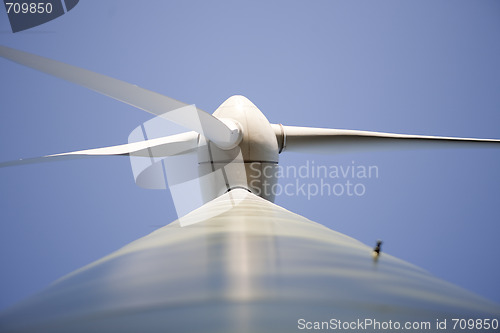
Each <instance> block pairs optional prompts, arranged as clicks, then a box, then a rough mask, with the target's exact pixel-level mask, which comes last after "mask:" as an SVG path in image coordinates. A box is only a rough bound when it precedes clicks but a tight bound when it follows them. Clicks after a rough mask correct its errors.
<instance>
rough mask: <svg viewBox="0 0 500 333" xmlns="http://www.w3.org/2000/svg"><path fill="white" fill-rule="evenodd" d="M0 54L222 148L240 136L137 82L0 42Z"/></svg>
mask: <svg viewBox="0 0 500 333" xmlns="http://www.w3.org/2000/svg"><path fill="white" fill-rule="evenodd" d="M0 56H2V57H4V58H6V59H8V60H11V61H13V62H16V63H18V64H21V65H24V66H27V67H31V68H33V69H36V70H38V71H41V72H44V73H46V74H49V75H53V76H55V77H58V78H61V79H64V80H66V81H69V82H73V83H76V84H78V85H81V86H83V87H85V88H88V89H91V90H94V91H96V92H98V93H101V94H103V95H106V96H109V97H111V98H114V99H116V100H119V101H121V102H124V103H127V104H130V105H132V106H135V107H137V108H139V109H142V110H144V111H147V112H149V113H152V114H154V115H157V116H162V117H165V118H166V119H168V120H170V121H173V122H174V123H176V124H179V125H181V126H183V127H185V128H188V129H190V130H193V131H196V132H198V133H200V134H203V135H204V136H205V137H207V138H208V139H209V140H211V141H212V142H214V143H215V144H216V145H218V146H219V147H221V148H229V147H232V146H234V144H235V142H236V141H237V140H238V139H239V131H238V130H237V129H230V128H229V127H228V126H227V125H226V124H224V123H223V122H222V121H220V120H219V119H217V118H215V117H214V116H212V115H211V114H209V113H207V112H205V111H203V110H200V109H196V108H193V110H189V109H182V110H179V111H175V110H176V109H179V108H183V107H186V106H187V104H185V103H183V102H180V101H178V100H175V99H173V98H170V97H167V96H164V95H161V94H159V93H156V92H153V91H150V90H147V89H144V88H140V87H138V86H136V85H133V84H130V83H127V82H124V81H121V80H117V79H114V78H111V77H108V76H105V75H102V74H98V73H94V72H92V71H89V70H86V69H83V68H78V67H75V66H72V65H68V64H65V63H62V62H59V61H56V60H52V59H48V58H45V57H41V56H38V55H34V54H31V53H27V52H23V51H19V50H16V49H12V48H9V47H6V46H1V45H0Z"/></svg>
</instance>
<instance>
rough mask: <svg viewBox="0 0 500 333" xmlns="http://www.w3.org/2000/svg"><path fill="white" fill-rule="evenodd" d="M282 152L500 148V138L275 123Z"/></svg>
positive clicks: (321, 152) (328, 152) (326, 152)
mask: <svg viewBox="0 0 500 333" xmlns="http://www.w3.org/2000/svg"><path fill="white" fill-rule="evenodd" d="M272 127H273V129H274V131H275V133H276V138H277V139H278V142H279V145H280V151H291V152H299V153H320V154H330V153H337V152H353V151H369V150H382V149H385V150H392V149H413V148H452V147H458V148H467V147H494V148H500V140H497V139H475V138H457V137H443V136H425V135H409V134H394V133H383V132H371V131H358V130H344V129H329V128H313V127H297V126H283V125H275V124H273V125H272Z"/></svg>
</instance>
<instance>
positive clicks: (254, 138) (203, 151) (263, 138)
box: [198, 95, 279, 201]
mask: <svg viewBox="0 0 500 333" xmlns="http://www.w3.org/2000/svg"><path fill="white" fill-rule="evenodd" d="M213 116H215V117H216V118H218V119H219V120H221V121H223V122H224V123H225V124H226V125H228V127H230V128H232V127H237V128H239V130H240V137H241V138H240V141H239V143H238V144H237V145H236V146H235V147H233V148H231V149H223V148H221V147H219V146H218V145H217V144H215V143H214V142H211V141H208V142H205V141H204V140H200V145H199V149H198V157H199V159H198V161H199V176H200V179H203V177H204V176H205V175H207V174H210V173H211V172H212V173H214V172H215V173H217V175H216V176H214V177H211V178H210V180H208V181H203V180H202V181H201V190H202V193H203V195H204V200H205V201H210V200H212V199H215V198H216V197H218V196H220V195H222V194H224V193H226V192H228V191H231V190H232V189H235V188H244V189H246V190H248V191H250V192H252V193H254V194H257V195H259V196H261V197H263V198H264V199H267V200H269V201H274V195H272V194H271V193H266V192H265V191H263V186H272V185H273V184H275V183H276V182H277V179H276V178H269V177H266V178H265V179H263V178H264V172H263V170H264V169H269V168H276V167H277V164H278V161H279V152H278V143H277V141H276V135H275V133H274V130H273V128H272V127H271V124H270V123H269V121H268V120H267V118H266V117H265V116H264V114H263V113H262V112H261V111H260V110H259V109H258V108H257V107H256V106H255V105H254V104H253V103H252V102H251V101H250V100H248V99H247V98H246V97H244V96H240V95H236V96H232V97H230V98H228V99H227V100H226V101H224V103H222V104H221V105H220V106H219V107H218V108H217V110H215V112H214V113H213ZM272 174H274V172H273V173H272Z"/></svg>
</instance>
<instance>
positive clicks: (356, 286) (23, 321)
mask: <svg viewBox="0 0 500 333" xmlns="http://www.w3.org/2000/svg"><path fill="white" fill-rule="evenodd" d="M185 219H189V220H190V222H189V223H190V225H188V226H186V227H181V226H180V225H179V222H178V221H175V222H172V223H171V224H169V225H167V226H165V227H162V228H160V229H158V230H156V231H154V232H153V233H151V234H149V235H147V236H145V237H143V238H141V239H139V240H137V241H135V242H133V243H131V244H129V245H127V246H125V247H123V248H121V249H120V250H118V251H116V252H114V253H112V254H110V255H108V256H106V257H104V258H102V259H101V260H98V261H96V262H94V263H92V264H90V265H88V266H86V267H83V268H82V269H79V270H77V271H75V272H73V273H71V274H69V275H67V276H66V277H63V278H62V279H60V280H58V281H56V282H55V283H54V284H53V285H51V286H50V287H49V288H47V289H46V290H45V291H44V292H42V293H40V294H38V295H37V296H35V297H32V298H31V299H28V300H26V301H24V302H22V303H20V304H18V305H17V306H14V307H12V308H10V309H8V310H7V311H4V312H3V313H1V315H0V331H1V332H39V333H40V332H197V331H202V332H217V333H221V332H294V331H303V330H300V329H299V325H306V324H307V323H309V325H313V324H314V322H318V323H316V324H317V325H327V324H328V325H335V323H337V324H340V325H341V323H342V322H357V323H359V322H361V325H363V326H362V329H357V330H356V329H355V330H353V331H363V332H364V331H366V332H371V331H381V330H382V328H377V326H376V325H388V323H391V325H393V327H394V325H398V324H400V325H401V326H402V327H403V325H405V323H407V322H408V323H413V324H414V323H418V325H421V326H420V327H421V328H422V327H424V326H425V325H426V323H429V325H430V326H429V327H430V329H426V330H425V331H426V332H434V331H438V330H437V329H436V325H437V321H440V322H443V321H444V320H445V319H446V320H447V325H448V327H450V325H451V324H452V322H451V321H452V319H453V318H466V319H475V318H499V317H500V306H499V305H497V304H494V303H492V302H490V301H488V300H486V299H483V298H481V297H479V296H477V295H475V294H472V293H470V292H468V291H466V290H464V289H462V288H459V287H457V286H454V285H452V284H450V283H448V282H445V281H442V280H440V279H438V278H435V277H433V276H432V275H430V274H429V273H428V272H426V271H424V270H422V269H420V268H418V267H415V266H413V265H411V264H409V263H406V262H404V261H402V260H399V259H397V258H395V257H393V256H391V255H389V254H386V253H382V254H381V256H380V258H379V260H378V261H376V262H374V260H373V257H372V255H371V252H372V249H371V248H370V247H368V246H366V245H364V244H362V243H360V242H359V241H357V240H355V239H353V238H350V237H347V236H345V235H343V234H341V233H338V232H335V231H333V230H331V229H328V228H326V227H324V226H323V225H321V224H318V223H315V222H312V221H310V220H308V219H306V218H304V217H302V216H300V215H297V214H294V213H292V212H290V211H288V210H286V209H284V208H281V207H279V206H277V205H275V204H273V203H271V202H269V201H267V200H264V199H262V198H260V197H257V196H255V195H253V194H251V193H249V192H248V191H245V190H241V189H236V190H233V191H231V192H228V193H226V194H224V195H223V196H221V197H219V198H217V199H215V200H213V201H211V202H209V203H207V204H205V205H204V206H202V207H201V208H199V209H198V210H196V211H194V212H192V213H191V214H189V215H188V216H186V217H185ZM336 320H339V321H341V323H339V322H338V321H336ZM370 321H371V323H372V324H370ZM397 323H398V324H397ZM351 324H352V323H351ZM367 324H370V325H367ZM323 328H324V329H325V330H327V329H326V328H325V327H324V326H323ZM330 329H331V328H330ZM417 331H418V330H417Z"/></svg>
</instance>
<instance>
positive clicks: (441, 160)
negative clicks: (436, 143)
mask: <svg viewBox="0 0 500 333" xmlns="http://www.w3.org/2000/svg"><path fill="white" fill-rule="evenodd" d="M499 38H500V2H498V1H472V0H471V1H272V2H271V1H252V2H248V1H246V2H243V1H227V2H221V1H175V2H173V1H127V0H120V1H118V0H116V1H112V0H107V1H98V0H94V1H89V0H87V1H83V0H82V1H80V3H79V4H78V5H77V6H76V7H75V8H74V9H73V10H72V11H70V12H69V13H68V14H65V15H63V16H61V17H59V18H58V19H56V20H54V21H51V22H49V23H47V24H44V25H42V26H39V27H37V28H34V29H31V30H28V31H25V32H20V33H16V34H12V33H11V32H10V27H9V25H8V21H7V16H6V14H5V11H4V9H3V8H2V9H0V40H1V44H3V45H6V46H10V47H15V48H18V49H21V50H24V51H28V52H32V53H36V54H40V55H43V56H47V57H49V58H53V59H56V60H60V61H64V62H68V63H71V64H73V65H76V66H80V67H84V68H87V69H90V70H93V71H96V72H100V73H103V74H106V75H109V76H112V77H116V78H119V79H122V80H125V81H128V82H130V83H134V84H137V85H139V86H142V87H145V88H148V89H151V90H153V91H157V92H160V93H163V94H165V95H168V96H171V97H174V98H176V99H179V100H181V101H184V102H188V103H195V104H196V105H197V106H198V107H200V108H202V109H204V110H206V111H209V112H213V111H214V110H215V109H216V108H217V106H218V105H219V104H220V103H222V102H223V101H224V100H225V99H226V98H228V97H229V96H231V95H234V94H242V95H245V96H247V97H248V98H249V99H250V100H252V101H253V102H254V103H255V104H256V105H257V106H258V107H259V108H260V109H261V110H262V111H263V112H264V114H266V116H267V117H268V119H269V120H270V121H271V122H273V123H283V124H287V125H302V126H316V127H332V128H349V129H362V130H374V131H386V132H396V133H409V134H426V135H445V136H463V137H484V138H497V139H498V138H500V126H499V124H500V94H499V93H498V92H499V91H500V62H499V61H498V59H500V43H499V42H498V41H499V40H500V39H499ZM0 69H1V71H0V73H1V75H0V84H1V87H2V89H1V90H0V101H1V102H0V103H1V104H0V105H1V113H0V142H1V143H0V160H2V161H7V160H13V159H18V158H21V157H34V156H41V155H46V154H52V153H58V152H65V151H72V150H80V149H86V148H94V147H101V146H106V145H114V144H120V143H125V142H126V141H127V137H128V135H129V133H130V132H131V131H132V130H133V129H134V128H135V127H136V126H138V125H140V124H141V123H142V122H144V121H147V120H148V119H150V116H149V115H148V114H147V113H145V112H142V111H139V110H136V109H134V108H132V107H130V106H127V105H125V104H122V103H120V102H117V101H114V100H111V99H109V98H107V97H104V96H101V95H99V94H96V93H94V92H91V91H87V90H86V89H84V88H81V87H79V86H76V85H73V84H70V83H67V82H64V81H61V80H59V79H56V78H52V77H49V76H47V75H44V74H41V73H38V72H36V71H33V70H31V69H27V68H23V67H21V66H19V65H16V64H13V63H11V62H8V61H5V60H0ZM280 158H281V162H280V163H281V164H282V165H297V166H300V165H303V164H304V163H306V161H307V160H308V161H309V162H310V163H312V161H314V163H315V164H316V165H327V166H331V165H337V166H348V165H352V163H353V161H354V163H355V164H356V165H365V166H369V165H375V166H377V168H378V170H379V177H378V178H372V179H370V180H362V181H361V182H362V183H363V185H364V186H365V188H366V193H365V195H363V196H361V197H356V196H354V197H349V196H346V195H344V196H341V197H335V196H333V197H332V196H315V197H314V198H311V200H307V198H305V197H304V196H301V195H299V196H281V197H279V198H278V199H277V203H278V204H280V205H282V206H283V207H285V208H287V209H289V210H291V211H293V212H296V213H299V214H301V215H304V216H305V217H307V218H310V219H311V220H314V221H316V222H319V223H322V224H324V225H326V226H328V227H330V228H332V229H334V230H337V231H340V232H343V233H345V234H347V235H349V236H352V237H354V238H357V239H359V240H361V241H362V242H364V243H366V244H368V245H375V242H376V240H377V239H382V240H384V244H383V251H385V252H388V253H390V254H392V255H394V256H396V257H399V258H401V259H404V260H406V261H408V262H410V263H413V264H416V265H418V266H420V267H422V268H424V269H426V270H428V271H430V272H431V273H432V274H434V275H436V276H438V277H440V278H443V279H445V280H447V281H450V282H452V283H455V284H457V285H459V286H462V287H464V288H466V289H468V290H471V291H474V292H476V293H479V294H481V295H483V296H485V297H487V298H489V299H492V300H495V301H496V302H498V303H500V285H499V284H498V281H500V265H499V262H500V260H499V253H500V251H499V248H500V245H499V244H500V242H499V241H498V237H499V234H500V205H499V204H500V186H499V185H500V176H499V175H498V171H499V170H500V150H499V149H477V150H473V149H453V150H449V149H448V150H430V151H423V150H420V151H394V152H387V151H385V152H380V153H375V152H370V153H350V154H339V155H332V156H315V155H298V154H291V153H290V154H286V155H285V154H282V155H281V156H280ZM0 194H1V200H0V267H1V274H0V309H1V308H5V307H7V306H9V305H12V304H13V303H15V302H17V301H19V300H21V299H23V298H26V297H28V296H30V295H33V294H34V293H36V292H37V291H40V290H42V289H43V288H44V287H46V286H47V285H48V284H49V283H51V282H52V281H54V280H55V279H57V278H59V277H61V276H63V275H65V274H67V273H69V272H71V271H73V270H75V269H77V268H79V267H81V266H83V265H85V264H88V263H90V262H92V261H94V260H96V259H98V258H100V257H102V256H104V255H106V254H108V253H110V252H112V251H114V250H116V249H118V248H119V247H121V246H123V245H125V244H127V243H129V242H131V241H133V240H135V239H137V238H139V237H141V236H144V235H146V234H148V233H150V232H152V231H153V230H154V229H155V228H158V227H159V226H162V225H165V224H167V223H169V222H171V221H172V220H174V219H175V218H176V216H175V210H174V207H173V204H172V201H171V198H170V195H169V193H168V192H166V191H153V190H143V189H140V188H138V187H137V186H136V185H135V184H134V181H133V177H132V172H131V168H130V163H129V161H128V159H127V158H122V157H115V158H107V159H106V158H99V159H90V160H76V161H65V162H60V163H45V164H39V165H29V166H23V167H18V168H5V169H2V170H0Z"/></svg>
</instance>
